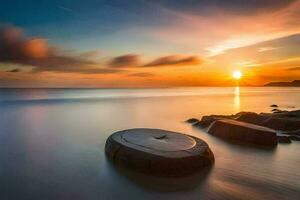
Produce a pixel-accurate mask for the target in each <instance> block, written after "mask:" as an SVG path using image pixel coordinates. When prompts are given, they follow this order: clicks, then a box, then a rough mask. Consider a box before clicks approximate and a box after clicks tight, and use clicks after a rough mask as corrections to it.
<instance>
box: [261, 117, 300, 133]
mask: <svg viewBox="0 0 300 200" xmlns="http://www.w3.org/2000/svg"><path fill="white" fill-rule="evenodd" d="M261 125H262V126H265V127H268V128H271V129H274V130H281V131H295V130H298V129H300V119H292V118H281V117H280V118H279V117H270V118H268V119H266V120H265V121H264V122H263V123H262V124H261Z"/></svg>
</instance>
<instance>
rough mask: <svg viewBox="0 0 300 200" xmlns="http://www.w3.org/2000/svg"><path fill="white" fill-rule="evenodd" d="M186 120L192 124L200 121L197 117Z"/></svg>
mask: <svg viewBox="0 0 300 200" xmlns="http://www.w3.org/2000/svg"><path fill="white" fill-rule="evenodd" d="M185 122H187V123H190V124H194V123H197V122H199V120H198V119H196V118H190V119H188V120H186V121H185Z"/></svg>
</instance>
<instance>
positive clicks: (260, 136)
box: [208, 119, 277, 146]
mask: <svg viewBox="0 0 300 200" xmlns="http://www.w3.org/2000/svg"><path fill="white" fill-rule="evenodd" d="M208 133H210V134H212V135H215V136H218V137H221V138H224V139H229V140H237V141H241V142H245V143H249V144H256V145H267V146H275V145H277V136H276V133H275V131H274V130H272V129H269V128H266V127H262V126H258V125H254V124H250V123H246V122H241V121H237V120H230V119H222V120H217V121H215V122H213V123H212V124H211V126H210V127H209V129H208Z"/></svg>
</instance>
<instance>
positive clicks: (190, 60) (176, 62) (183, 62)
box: [144, 55, 203, 67]
mask: <svg viewBox="0 0 300 200" xmlns="http://www.w3.org/2000/svg"><path fill="white" fill-rule="evenodd" d="M202 62H203V61H202V60H201V59H200V58H198V57H197V56H180V55H171V56H164V57H160V58H157V59H155V60H153V61H151V62H149V63H147V64H145V65H144V66H145V67H158V66H187V65H200V64H202Z"/></svg>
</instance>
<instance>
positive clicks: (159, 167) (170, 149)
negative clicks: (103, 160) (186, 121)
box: [105, 129, 214, 176]
mask: <svg viewBox="0 0 300 200" xmlns="http://www.w3.org/2000/svg"><path fill="white" fill-rule="evenodd" d="M105 152H106V155H107V157H108V158H109V159H110V160H111V161H112V162H113V163H114V164H116V165H117V166H121V167H127V168H130V169H133V170H135V171H140V172H144V173H148V174H152V175H158V176H183V175H186V174H190V173H193V172H195V171H197V170H200V169H202V168H204V167H206V166H210V165H212V164H213V163H214V155H213V153H212V151H211V150H210V148H209V146H208V145H207V143H205V142H204V141H203V140H201V139H199V138H196V137H193V136H188V135H185V134H180V133H176V132H171V131H166V130H160V129H129V130H124V131H119V132H116V133H114V134H112V135H111V136H109V138H108V139H107V141H106V145H105Z"/></svg>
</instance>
